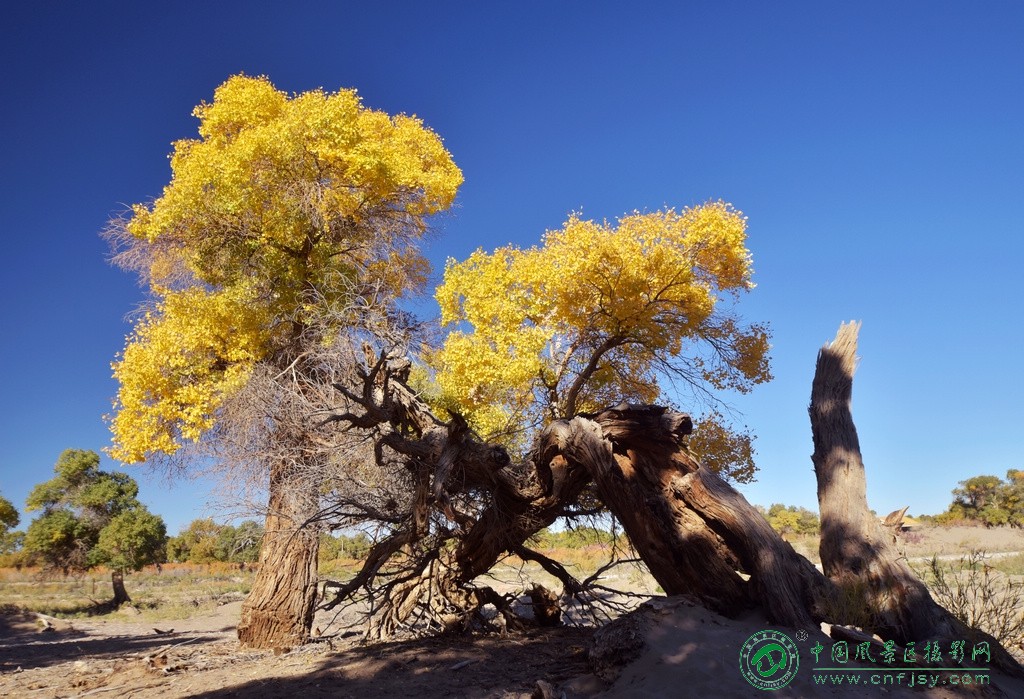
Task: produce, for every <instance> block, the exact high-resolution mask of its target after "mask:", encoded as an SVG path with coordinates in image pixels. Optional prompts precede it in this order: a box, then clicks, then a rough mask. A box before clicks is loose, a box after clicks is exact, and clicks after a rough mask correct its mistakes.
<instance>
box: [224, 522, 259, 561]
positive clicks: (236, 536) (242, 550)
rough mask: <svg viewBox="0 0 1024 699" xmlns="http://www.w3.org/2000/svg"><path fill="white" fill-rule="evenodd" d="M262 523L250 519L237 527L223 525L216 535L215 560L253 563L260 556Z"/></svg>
mask: <svg viewBox="0 0 1024 699" xmlns="http://www.w3.org/2000/svg"><path fill="white" fill-rule="evenodd" d="M262 540H263V525H262V524H260V523H259V522H255V521H253V520H251V519H248V520H245V521H244V522H242V523H240V524H239V525H238V526H237V527H235V526H232V525H224V527H223V528H222V529H221V531H220V535H219V536H218V537H217V560H220V561H227V562H229V563H255V562H256V561H257V560H258V559H259V557H260V542H261V541H262Z"/></svg>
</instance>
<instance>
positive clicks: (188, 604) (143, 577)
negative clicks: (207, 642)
mask: <svg viewBox="0 0 1024 699" xmlns="http://www.w3.org/2000/svg"><path fill="white" fill-rule="evenodd" d="M253 575H254V573H253V572H252V571H251V570H245V571H243V570H239V569H238V566H237V565H232V564H223V563H211V564H209V565H192V564H173V563H172V564H167V565H164V566H163V570H162V571H160V572H158V571H157V569H156V568H155V567H153V566H150V567H148V568H145V569H143V570H142V571H140V572H138V573H133V574H131V575H129V576H126V578H125V587H127V589H128V593H129V594H130V595H131V597H132V606H131V607H130V608H129V609H127V610H122V611H120V612H115V613H119V614H136V615H138V616H140V617H141V618H142V619H145V620H150V621H160V620H165V619H185V618H188V617H189V616H192V615H193V614H195V613H197V612H201V611H205V610H210V609H214V608H216V607H218V606H220V605H222V604H225V603H227V602H233V601H237V600H240V599H243V598H244V597H245V595H246V594H248V592H249V588H250V587H251V585H252V578H253ZM112 598H113V589H112V586H111V582H110V573H109V571H107V570H105V569H103V568H98V569H96V570H93V571H89V572H88V573H85V574H83V575H78V576H69V577H67V578H63V577H60V576H53V575H47V574H45V573H43V572H42V571H40V570H38V569H34V568H25V569H22V570H15V569H12V568H7V569H0V604H7V605H14V606H17V607H20V608H22V609H25V610H28V611H32V612H39V613H41V614H47V615H49V616H55V617H61V618H74V617H86V616H95V615H97V614H104V613H110V612H109V610H108V609H106V608H105V607H104V603H105V602H107V601H109V600H110V599H112Z"/></svg>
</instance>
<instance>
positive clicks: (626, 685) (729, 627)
mask: <svg viewBox="0 0 1024 699" xmlns="http://www.w3.org/2000/svg"><path fill="white" fill-rule="evenodd" d="M937 536H939V537H940V540H936V541H932V542H931V546H932V547H933V549H932V550H934V551H935V552H937V553H944V554H953V553H957V552H959V551H962V550H963V549H962V548H961V546H963V545H964V542H965V540H969V539H971V538H978V537H981V538H985V536H986V535H985V533H984V532H981V531H979V530H967V531H963V532H960V531H955V530H953V531H944V532H941V533H939V534H937ZM1001 536H1003V538H1005V539H1006V540H1005V541H1002V540H1001V541H999V542H992V541H988V540H986V541H982V542H978V543H981V544H983V546H982V547H983V548H986V549H987V550H990V551H995V550H1000V549H1001V550H1024V534H1022V533H1021V532H1013V531H1006V532H1005V533H1004V534H1001ZM973 543H975V542H973V541H968V542H967V544H966V545H967V547H968V548H971V547H973V546H972V544H973ZM993 544H998V545H993ZM922 545H928V544H927V543H922ZM914 553H916V551H915V552H913V553H912V552H911V551H908V554H909V555H914ZM240 606H241V603H240V602H234V603H231V604H226V605H223V606H221V607H219V608H217V609H216V610H215V611H213V612H209V613H205V614H202V615H197V616H194V617H192V618H190V619H187V620H183V621H174V622H160V623H159V624H158V625H157V626H156V627H154V624H153V623H152V622H143V621H141V620H140V619H139V618H138V617H133V616H131V615H130V614H127V613H124V612H120V613H118V614H116V615H111V616H106V617H103V618H98V617H97V618H90V619H75V620H72V621H66V620H57V619H50V618H47V619H46V622H45V624H44V623H43V622H41V621H40V617H39V616H38V615H36V614H29V613H24V612H12V613H8V614H0V696H11V697H39V698H40V699H51V698H55V697H87V696H98V697H101V698H102V697H117V698H118V699H121V698H122V697H125V698H127V697H168V698H170V697H211V698H213V697H217V698H220V697H271V698H273V697H282V698H283V697H289V698H291V697H293V696H294V697H302V698H303V699H305V698H306V697H311V698H314V699H315V698H317V697H339V698H344V697H358V698H360V699H383V698H384V697H388V698H389V699H393V698H394V697H400V698H401V697H410V698H414V697H467V698H470V699H483V698H494V699H498V698H510V697H516V698H519V697H530V696H541V697H544V699H548V697H561V696H563V695H564V696H565V698H566V699H573V698H574V697H575V698H578V699H582V698H584V697H586V698H589V697H598V696H600V697H687V696H695V697H697V696H699V697H757V696H760V697H765V696H776V697H860V696H873V695H876V694H877V695H878V696H883V697H905V696H915V697H922V696H926V697H959V696H1009V697H1024V683H1021V682H1019V681H1011V680H1009V679H1007V678H1005V677H1000V676H998V675H996V674H995V673H993V674H992V686H991V687H986V688H983V691H981V692H978V691H974V692H967V691H965V690H964V689H962V688H957V687H954V686H952V685H951V684H950V683H951V682H952V681H954V680H955V679H956V678H951V673H927V677H928V678H931V679H929V680H928V681H934V682H935V686H934V687H932V688H926V689H925V690H924V691H921V688H920V686H918V687H917V688H916V690H912V689H909V688H908V687H907V685H909V683H910V678H909V677H904V678H902V680H901V684H900V685H896V684H889V685H888V686H886V685H882V686H856V687H855V686H849V685H848V684H842V685H836V684H834V683H833V682H832V681H831V680H827V681H826V682H825V683H824V684H823V683H822V679H823V678H824V676H825V673H823V672H816V671H815V668H816V667H819V666H821V664H820V663H819V664H816V663H815V662H814V659H813V656H812V648H813V646H814V645H815V644H817V643H820V644H822V645H823V646H824V647H826V648H830V647H831V640H830V639H829V638H828V637H827V636H825V635H824V634H823V633H822V630H821V629H785V628H779V627H774V626H772V625H771V624H769V623H768V622H767V621H766V620H765V619H764V618H763V617H761V616H759V615H757V614H747V615H745V616H741V617H740V618H737V619H727V618H724V617H721V616H719V615H717V614H714V613H712V612H709V611H707V610H705V609H703V608H702V607H700V606H698V605H696V604H694V603H692V602H690V601H688V600H686V599H685V598H657V599H655V600H653V601H652V602H650V603H648V604H646V605H644V607H642V608H641V610H639V611H638V612H636V613H634V614H632V615H630V616H629V617H627V618H625V619H620V620H619V621H618V622H615V623H614V624H613V625H611V626H609V627H605V628H604V629H602V630H600V631H598V632H596V633H595V632H594V631H592V630H590V629H578V628H558V629H553V630H543V631H542V630H536V631H532V632H529V633H524V634H509V635H508V636H499V635H497V634H474V635H464V636H448V637H442V638H427V639H418V640H408V641H402V642H394V643H388V644H378V645H362V644H360V643H359V642H358V639H357V637H355V636H350V637H348V638H335V639H333V640H332V641H331V642H323V643H314V644H310V645H308V646H305V647H303V648H299V649H295V650H292V651H290V652H283V653H279V654H274V653H273V652H254V651H243V650H240V649H239V648H238V644H237V641H236V637H235V625H236V624H237V622H238V617H239V612H240ZM327 621H328V620H327V619H326V618H324V619H318V620H317V624H318V625H321V626H323V627H324V628H327V627H328V624H327V623H326V622H327ZM46 625H48V626H49V628H45V626H46ZM765 629H774V630H776V631H779V632H781V633H784V634H786V635H787V636H788V637H789V638H791V639H794V642H795V643H796V646H797V648H798V650H799V658H800V664H801V665H800V668H799V670H797V671H796V674H795V676H794V679H793V680H792V682H791V683H790V684H789V685H788V686H786V687H784V688H782V689H779V690H778V691H774V692H769V693H767V694H765V693H764V692H763V691H762V690H758V689H755V688H754V687H753V686H751V684H749V683H748V681H747V680H746V679H744V677H743V675H742V674H741V671H740V662H739V657H740V651H741V648H742V647H743V645H744V643H745V642H746V641H747V639H749V638H750V637H751V635H753V634H755V633H757V632H759V631H762V630H765ZM922 640H924V639H922ZM846 667H848V668H850V669H851V670H850V671H849V672H846V673H845V675H847V676H854V675H856V676H860V677H862V678H864V679H863V680H862V681H863V682H865V683H867V682H869V681H870V677H871V676H872V675H873V674H877V673H872V672H871V670H872V666H870V665H865V664H861V665H857V664H856V663H851V664H850V665H849V666H846ZM853 668H859V669H857V670H853ZM539 683H540V684H539ZM542 687H543V688H547V689H548V690H553V691H549V693H548V694H547V695H544V694H542V693H541V688H542Z"/></svg>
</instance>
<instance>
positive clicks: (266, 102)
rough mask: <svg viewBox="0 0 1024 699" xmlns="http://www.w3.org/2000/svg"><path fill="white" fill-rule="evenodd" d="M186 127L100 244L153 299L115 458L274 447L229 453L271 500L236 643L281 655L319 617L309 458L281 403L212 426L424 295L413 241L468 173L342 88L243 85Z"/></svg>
mask: <svg viewBox="0 0 1024 699" xmlns="http://www.w3.org/2000/svg"><path fill="white" fill-rule="evenodd" d="M193 114H194V115H195V116H196V117H197V118H198V120H199V137H198V138H192V139H184V140H180V141H177V142H176V143H175V144H174V152H173V154H172V155H171V171H172V175H171V181H170V183H169V184H168V185H167V186H166V187H165V188H164V191H163V193H162V195H161V196H160V197H158V198H157V199H156V200H155V201H153V202H152V203H150V204H136V205H135V206H133V207H132V208H131V212H130V214H129V215H127V216H125V217H124V218H123V219H120V220H117V221H114V222H113V223H112V225H111V226H110V230H109V233H108V235H109V238H110V239H111V240H112V242H113V245H114V248H115V252H116V255H115V262H116V263H117V264H119V265H121V266H122V267H125V268H127V269H130V270H133V271H136V272H138V273H139V275H140V277H141V279H142V281H143V283H144V284H145V285H146V286H147V287H148V289H149V292H150V303H149V305H148V307H147V309H146V311H145V313H144V314H143V315H142V316H141V317H140V318H139V319H138V320H137V321H136V323H135V328H134V330H133V332H132V334H131V335H130V336H129V337H128V338H127V344H126V347H125V350H124V352H123V354H122V355H121V356H120V357H119V358H118V359H117V361H116V362H115V363H114V376H115V378H116V379H117V380H118V382H119V384H120V388H119V391H118V394H117V399H116V402H115V409H114V413H113V415H112V417H111V429H112V431H113V446H112V448H111V450H110V451H111V454H112V455H113V456H114V457H116V458H118V459H120V460H122V461H125V462H139V461H154V460H157V461H159V460H167V459H171V458H180V456H181V455H182V454H185V453H187V454H196V453H205V454H214V455H215V456H220V457H224V455H225V454H226V453H228V452H230V451H231V449H232V448H235V447H238V446H239V445H241V446H242V447H243V449H242V451H243V452H244V447H245V446H246V445H251V439H250V438H251V435H250V434H248V433H247V432H246V431H247V430H254V431H255V430H264V431H265V432H266V434H269V435H271V436H272V438H273V439H274V440H275V441H276V443H277V445H278V447H279V448H277V449H276V450H275V451H272V452H266V451H265V452H258V453H251V454H245V453H241V454H239V453H237V450H236V452H235V453H234V455H233V458H235V459H236V460H237V461H238V462H239V463H242V462H244V461H247V460H248V461H249V462H250V463H255V464H257V465H258V466H259V467H260V468H262V470H263V479H264V483H265V485H266V486H267V487H268V488H269V504H268V509H267V515H266V528H265V531H266V534H265V537H264V540H263V545H262V551H261V555H260V563H261V566H260V570H259V574H258V576H257V578H256V580H255V582H254V585H253V589H252V592H251V594H250V596H249V598H248V600H247V601H246V604H245V606H244V607H243V612H242V619H241V622H240V625H239V637H240V639H241V640H242V641H243V643H245V644H247V645H250V646H262V647H268V646H288V645H293V644H296V643H301V642H303V641H304V640H305V639H306V638H307V637H308V633H309V627H310V624H311V620H312V612H313V604H314V598H315V588H316V585H315V582H316V577H315V576H316V567H315V566H316V559H317V555H316V547H317V533H316V532H315V531H309V530H308V529H309V528H306V527H303V524H304V522H306V520H307V519H308V518H309V517H310V515H311V513H313V512H315V511H316V507H317V498H318V493H319V491H318V486H317V483H316V482H315V479H312V478H310V477H308V473H309V469H307V468H306V467H309V466H311V464H310V463H309V462H310V460H315V459H316V458H317V457H316V456H315V455H314V450H310V449H309V446H310V445H309V443H308V438H309V435H308V434H307V433H305V432H304V429H303V428H302V427H301V426H299V427H295V425H293V424H290V423H289V424H287V425H285V424H284V422H282V421H280V420H278V419H277V418H278V413H277V410H278V409H279V408H280V406H281V405H282V401H281V400H278V399H268V400H266V401H264V402H263V404H261V405H260V406H259V407H258V408H256V409H255V410H254V411H253V414H252V417H253V419H252V420H251V421H249V422H248V426H246V425H245V424H238V423H236V424H234V425H233V426H232V429H227V428H226V427H225V426H224V424H223V420H222V417H223V415H224V413H225V411H226V410H227V409H228V408H229V407H230V406H231V403H232V401H235V400H238V399H239V398H238V397H239V396H251V395H252V394H251V393H250V394H247V393H246V390H247V389H248V388H250V387H251V385H252V383H253V381H254V380H257V379H259V380H262V381H269V382H271V383H274V382H277V384H288V386H287V387H285V388H282V389H281V390H282V391H286V392H287V391H291V392H292V393H296V392H297V393H298V394H301V393H302V391H303V386H305V385H308V384H307V380H308V379H310V378H311V374H313V373H315V372H316V371H318V370H319V369H318V368H317V366H314V365H313V364H312V363H311V362H310V361H309V357H310V356H311V351H312V350H316V349H318V348H322V347H324V346H325V345H328V344H329V343H330V342H332V341H333V340H334V339H336V337H337V336H338V335H339V334H340V333H343V332H345V329H346V328H347V327H350V326H354V325H357V324H358V323H359V309H360V308H363V307H368V306H372V307H374V308H378V309H379V308H384V309H386V308H388V307H389V304H390V303H391V302H392V301H393V300H394V299H395V298H397V297H399V296H401V295H402V294H404V293H407V292H409V291H412V290H415V289H418V288H419V287H420V286H421V285H422V284H423V282H424V279H425V274H426V269H427V265H426V262H425V260H424V259H423V257H422V256H421V254H420V252H419V250H418V249H417V241H418V240H419V239H420V238H421V237H422V236H423V235H424V233H425V232H426V230H427V219H428V217H429V216H431V215H432V214H434V213H436V212H439V211H442V210H444V209H446V208H447V207H448V206H450V205H451V203H452V201H453V199H454V196H455V193H456V190H457V188H458V186H459V185H460V184H461V182H462V175H461V172H460V171H459V169H458V168H457V167H456V166H455V164H454V163H453V162H452V159H451V157H450V156H449V154H448V152H447V151H446V150H445V148H444V146H443V144H442V142H441V139H440V138H439V137H438V136H437V135H436V134H435V133H433V132H432V131H430V130H429V129H428V128H426V127H425V126H424V125H423V123H422V122H421V121H420V120H419V119H417V118H415V117H411V116H404V115H400V116H389V115H387V114H385V113H383V112H380V111H375V110H371V109H368V108H366V107H365V106H363V104H362V103H361V101H360V99H359V97H358V96H357V94H356V93H355V92H354V91H351V90H341V91H339V92H336V93H326V92H323V91H321V90H314V91H310V92H306V93H302V94H298V95H288V94H286V93H284V92H282V91H280V90H277V89H276V88H275V87H274V86H273V85H272V84H271V83H270V81H269V80H267V79H266V78H263V77H258V78H253V77H247V76H236V77H232V78H230V79H229V80H228V81H227V82H225V83H224V84H223V85H221V86H220V87H219V88H217V90H216V91H215V93H214V98H213V101H212V102H210V103H205V102H204V103H202V104H200V105H199V106H198V107H196V109H195V111H194V112H193ZM243 422H244V421H243ZM183 448H186V449H185V451H182V450H183ZM218 450H219V451H218ZM313 466H315V464H314V465H313ZM313 470H315V468H314V469H313ZM300 475H301V477H300Z"/></svg>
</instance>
